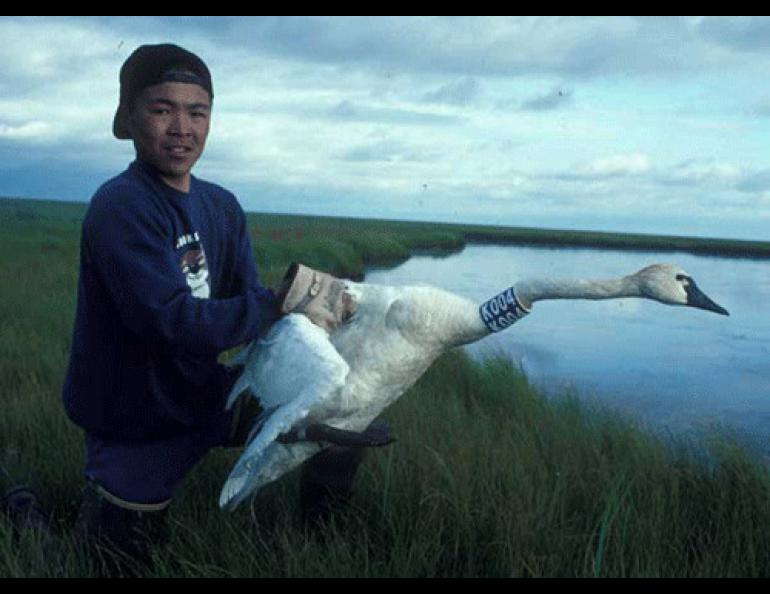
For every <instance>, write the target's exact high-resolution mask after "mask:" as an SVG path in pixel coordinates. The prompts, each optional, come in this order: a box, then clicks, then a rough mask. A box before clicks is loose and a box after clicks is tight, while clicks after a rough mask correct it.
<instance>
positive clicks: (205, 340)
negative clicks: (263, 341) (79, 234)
mask: <svg viewBox="0 0 770 594" xmlns="http://www.w3.org/2000/svg"><path fill="white" fill-rule="evenodd" d="M83 240H84V241H86V242H87V245H86V251H87V253H88V255H89V264H90V265H91V266H93V267H94V268H95V269H96V270H97V272H98V276H99V278H100V279H101V280H102V282H103V283H104V284H105V286H106V287H107V290H108V292H109V293H110V295H111V296H112V297H113V299H114V302H115V305H116V307H117V309H118V311H119V314H120V316H121V319H122V321H123V322H124V324H125V325H126V326H127V327H128V328H129V329H130V330H131V331H132V332H134V333H136V334H139V335H142V336H146V337H148V338H151V339H155V340H159V341H163V342H167V343H170V344H173V345H177V346H180V347H182V348H184V349H185V350H187V351H189V352H192V353H200V354H215V353H219V352H222V351H224V350H227V349H230V348H232V347H234V346H237V345H239V344H242V343H244V342H247V341H249V340H252V339H253V338H254V337H256V336H257V335H258V334H259V332H260V331H261V330H262V328H264V327H265V326H266V325H267V324H269V323H271V322H273V321H274V320H275V319H276V317H278V315H279V314H278V303H277V301H276V299H275V296H274V295H273V293H272V292H271V291H269V290H268V289H265V288H264V287H261V286H260V285H259V280H258V277H256V278H251V279H249V280H248V283H247V284H246V287H245V289H246V290H245V291H244V293H243V294H242V295H238V296H234V297H231V298H227V299H199V298H197V297H193V295H192V294H191V291H190V288H189V286H188V285H187V283H186V281H185V279H184V276H183V274H182V272H181V270H180V267H179V264H178V263H177V262H176V257H175V253H174V251H173V246H172V245H171V242H170V241H169V236H168V232H167V231H166V230H165V229H164V228H163V223H162V222H161V221H159V220H158V218H157V217H154V216H153V214H152V213H148V212H146V211H144V210H142V209H141V208H138V207H137V206H136V205H135V203H134V202H132V200H131V197H130V196H124V197H121V198H119V199H110V200H102V201H94V202H92V205H91V209H90V210H89V215H88V217H87V218H86V221H85V222H84V234H83ZM252 266H253V265H252ZM254 274H255V275H256V269H255V270H254Z"/></svg>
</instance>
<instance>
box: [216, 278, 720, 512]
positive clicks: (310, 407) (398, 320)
mask: <svg viewBox="0 0 770 594" xmlns="http://www.w3.org/2000/svg"><path fill="white" fill-rule="evenodd" d="M339 282H342V283H344V287H343V293H344V294H345V299H352V300H353V301H354V302H355V303H356V304H357V308H356V311H355V314H354V315H353V316H352V317H351V318H350V319H349V320H347V321H346V322H345V323H342V324H340V325H339V326H337V327H336V328H334V329H333V330H332V331H331V332H330V333H327V332H326V331H325V330H322V329H321V328H319V327H318V326H315V325H313V324H312V323H311V322H310V321H309V320H308V319H307V318H306V317H304V316H303V315H301V314H290V315H288V316H285V317H284V318H283V319H281V320H280V321H278V322H277V323H276V324H274V325H273V327H272V328H271V329H270V331H269V332H268V333H267V335H266V336H265V337H264V338H262V339H260V340H258V341H255V342H254V343H252V345H251V346H250V347H249V348H248V349H247V350H245V351H244V353H243V354H242V356H241V357H240V361H238V362H239V363H241V364H243V365H244V366H245V367H244V372H243V374H242V376H241V377H240V379H239V380H238V382H237V383H236V385H235V386H234V388H233V390H232V392H231V394H230V397H229V400H228V406H229V405H231V404H232V402H233V401H234V400H235V398H236V397H237V396H238V395H239V394H241V393H242V392H243V390H245V389H247V388H249V389H250V390H251V391H252V393H253V394H255V395H256V396H257V397H259V399H260V403H261V405H262V407H263V409H264V410H265V414H264V415H263V417H264V418H263V419H262V420H261V421H260V422H259V423H258V426H257V427H256V428H255V431H256V435H255V436H254V438H253V439H252V440H251V442H250V443H249V445H248V446H247V447H246V449H245V451H244V452H243V454H242V456H241V458H240V459H239V461H238V463H237V464H236V466H235V468H234V469H233V471H232V473H231V474H230V477H229V478H228V480H227V482H226V483H225V485H224V487H223V489H222V493H221V495H220V501H219V504H220V506H221V507H228V508H230V509H232V508H234V507H235V506H237V505H238V504H239V503H240V502H241V501H243V500H244V499H245V498H246V497H248V496H249V495H251V494H253V493H254V492H255V491H256V490H257V489H259V488H260V487H261V486H263V485H265V484H267V483H269V482H271V481H273V480H275V479H276V478H278V477H279V476H281V475H282V474H284V473H286V472H288V471H289V470H291V469H292V468H294V467H295V466H297V465H298V464H300V463H302V462H303V461H304V460H306V459H307V458H308V457H310V456H312V455H313V454H314V453H316V452H318V451H319V450H320V449H322V448H323V447H325V446H324V445H323V444H319V443H315V442H308V441H305V442H298V443H280V442H278V441H276V439H277V438H278V436H279V435H281V434H284V433H287V432H288V431H290V430H292V429H301V428H302V427H306V426H309V425H312V424H316V423H323V424H325V425H329V426H332V427H336V428H338V429H345V430H349V431H363V430H364V429H365V428H366V427H367V426H368V425H369V424H370V423H371V421H372V420H373V419H374V418H376V417H377V416H378V415H379V414H380V413H381V412H382V411H383V410H384V409H385V408H387V407H388V406H389V405H390V404H391V403H393V402H394V401H395V400H396V399H397V398H398V397H399V396H401V394H403V393H404V392H405V391H406V390H407V389H409V387H411V386H412V385H413V384H414V383H415V382H416V381H417V380H418V379H419V378H420V376H422V374H423V373H424V372H425V371H426V370H427V369H428V367H429V366H430V365H431V363H433V361H435V359H436V358H437V357H438V356H439V355H441V354H442V353H443V352H445V351H446V350H448V349H450V348H452V347H454V346H459V345H462V344H467V343H470V342H475V341H477V340H479V339H481V338H483V337H485V336H488V335H489V334H491V333H492V332H495V331H498V330H502V329H504V328H506V327H508V326H509V325H510V324H511V323H513V322H515V321H516V320H517V319H519V318H520V317H522V316H523V315H526V314H527V313H528V312H529V308H530V307H531V306H532V304H533V303H534V302H535V301H538V300H541V299H612V298H619V297H644V298H649V299H655V300H658V301H661V302H663V303H667V304H678V305H690V306H694V307H701V308H705V309H711V310H713V311H718V312H719V313H725V314H726V313H727V312H726V311H725V310H723V309H722V308H720V307H719V306H717V305H716V304H714V303H713V302H712V301H710V300H709V299H708V298H707V297H705V295H703V294H702V293H700V291H698V289H697V287H696V286H695V284H694V282H693V281H692V279H691V278H690V277H689V276H687V274H686V273H685V272H684V271H682V270H681V269H679V268H677V267H674V266H669V265H656V266H651V267H648V268H645V269H644V270H641V271H639V272H638V273H636V274H634V275H630V276H626V277H623V278H621V279H615V280H608V281H571V280H541V281H524V282H521V283H517V284H516V285H514V287H511V288H510V289H508V290H507V291H504V292H502V293H500V294H499V295H497V296H495V297H493V298H492V299H490V300H489V301H487V302H485V303H484V304H481V305H480V306H479V305H478V304H475V303H473V302H471V301H470V300H468V299H465V298H463V297H459V296H457V295H454V294H452V293H449V292H447V291H444V290H441V289H437V288H434V287H428V286H411V287H398V288H396V287H389V286H381V285H371V284H365V283H354V282H352V281H339ZM340 298H342V297H340Z"/></svg>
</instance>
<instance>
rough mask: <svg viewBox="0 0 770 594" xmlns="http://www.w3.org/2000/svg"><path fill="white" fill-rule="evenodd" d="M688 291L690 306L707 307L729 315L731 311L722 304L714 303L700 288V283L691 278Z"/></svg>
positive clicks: (709, 309) (688, 303)
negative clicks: (697, 283)
mask: <svg viewBox="0 0 770 594" xmlns="http://www.w3.org/2000/svg"><path fill="white" fill-rule="evenodd" d="M685 290H686V291H687V305H689V306H690V307H697V308H699V309H706V310H708V311H713V312H716V313H718V314H722V315H723V316H729V315H730V313H729V312H728V311H727V310H726V309H725V308H724V307H722V306H721V305H717V304H716V303H714V302H713V301H712V300H711V299H710V298H709V297H708V296H707V295H706V294H705V293H704V292H703V291H701V290H700V289H699V288H698V285H696V284H695V282H694V281H693V280H692V279H690V282H689V284H688V285H687V287H686V288H685Z"/></svg>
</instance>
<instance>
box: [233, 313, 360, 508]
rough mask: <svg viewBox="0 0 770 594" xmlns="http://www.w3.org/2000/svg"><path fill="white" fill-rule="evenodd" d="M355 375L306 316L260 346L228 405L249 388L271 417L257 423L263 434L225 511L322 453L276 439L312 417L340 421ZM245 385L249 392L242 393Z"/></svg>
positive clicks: (279, 327) (280, 326)
mask: <svg viewBox="0 0 770 594" xmlns="http://www.w3.org/2000/svg"><path fill="white" fill-rule="evenodd" d="M349 371H350V367H349V366H348V364H347V363H346V362H345V360H344V359H343V358H342V357H341V356H340V355H339V353H338V352H337V350H336V349H335V348H334V346H333V345H332V344H331V342H330V341H329V338H328V335H327V334H326V332H324V331H323V330H322V329H321V328H318V327H317V326H315V325H314V324H313V323H312V322H310V320H308V319H307V318H306V317H305V316H303V315H289V316H286V317H285V318H283V319H281V320H280V321H279V322H277V323H276V324H275V325H274V326H273V328H271V330H270V331H269V332H268V334H267V335H266V336H265V337H264V338H263V339H261V340H259V341H256V342H255V344H254V346H253V347H252V348H251V351H250V354H249V356H248V357H247V359H246V365H245V368H244V372H243V375H242V377H241V378H239V380H238V382H236V384H235V386H234V388H233V392H231V394H230V398H229V401H228V405H231V404H232V401H233V400H234V399H235V398H236V397H237V395H238V394H240V393H241V392H242V391H243V389H245V387H248V388H250V389H251V391H252V393H253V394H254V395H255V396H256V397H257V398H258V399H259V401H260V404H261V405H262V407H263V409H265V411H266V414H264V415H262V416H260V418H259V419H257V422H256V425H257V426H259V431H258V432H257V433H256V435H255V436H254V438H253V439H252V440H251V442H250V443H249V444H248V446H247V447H246V449H245V450H244V452H243V454H242V455H241V457H240V458H239V459H238V461H237V463H236V465H235V467H234V468H233V470H232V472H231V473H230V476H229V477H228V479H227V481H226V482H225V485H224V486H223V487H222V492H221V494H220V506H221V507H229V508H230V509H232V507H234V506H235V505H237V503H238V502H240V501H242V500H243V499H244V498H246V497H248V496H249V495H250V494H252V493H254V492H255V491H256V490H257V489H259V488H260V487H262V486H263V485H265V484H267V483H269V482H271V481H273V480H275V479H276V478H278V477H280V476H281V475H282V474H284V473H286V472H288V471H289V470H291V469H292V468H294V466H296V465H297V464H299V463H301V462H302V461H303V460H305V459H306V458H307V455H309V454H308V452H311V451H317V446H316V445H314V444H297V445H286V446H284V445H282V444H278V443H276V442H275V439H276V438H277V437H278V436H279V435H280V434H281V433H286V432H287V431H289V430H290V429H292V428H293V427H295V426H297V425H299V424H302V422H303V421H305V419H307V418H308V416H312V417H313V418H317V419H324V418H326V417H327V416H334V410H332V409H333V407H334V404H333V397H334V396H335V395H337V394H338V393H339V390H340V389H341V388H342V386H343V385H344V384H345V379H346V377H347V375H348V372H349ZM239 385H242V386H244V387H243V388H240V391H238V392H236V389H238V387H239ZM267 411H271V412H267Z"/></svg>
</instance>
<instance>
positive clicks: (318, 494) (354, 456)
mask: <svg viewBox="0 0 770 594" xmlns="http://www.w3.org/2000/svg"><path fill="white" fill-rule="evenodd" d="M369 427H371V428H378V429H383V430H387V429H385V428H388V425H387V423H386V422H385V421H384V420H379V419H378V420H375V421H373V422H372V423H371V425H369ZM388 429H389V428H388ZM366 451H367V448H362V447H344V446H332V447H330V448H327V449H325V450H323V451H322V452H319V453H318V454H316V455H315V456H313V457H312V458H310V459H309V460H308V461H307V462H305V464H304V466H303V467H302V475H301V478H300V508H301V514H302V520H303V522H304V523H305V525H306V526H308V527H317V526H319V525H321V524H323V523H324V522H328V521H329V519H330V518H331V516H332V515H333V514H335V513H336V512H339V511H341V510H342V509H344V508H345V507H346V506H347V505H348V503H349V502H350V500H351V498H352V496H353V493H354V490H355V489H354V487H355V477H356V472H357V471H358V468H359V467H360V466H361V463H362V462H363V461H364V458H365V456H366Z"/></svg>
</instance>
